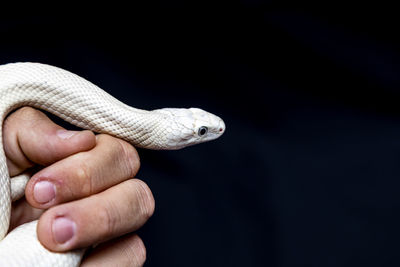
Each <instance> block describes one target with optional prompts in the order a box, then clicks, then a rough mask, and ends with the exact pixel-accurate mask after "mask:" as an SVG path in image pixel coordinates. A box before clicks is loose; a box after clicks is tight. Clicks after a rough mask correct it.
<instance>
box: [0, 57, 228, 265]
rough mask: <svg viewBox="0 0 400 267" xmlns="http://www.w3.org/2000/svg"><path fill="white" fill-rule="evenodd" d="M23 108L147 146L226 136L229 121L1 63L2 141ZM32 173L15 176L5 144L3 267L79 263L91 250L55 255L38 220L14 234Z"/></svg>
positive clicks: (41, 68)
mask: <svg viewBox="0 0 400 267" xmlns="http://www.w3.org/2000/svg"><path fill="white" fill-rule="evenodd" d="M22 106H31V107H35V108H38V109H43V110H46V111H48V112H50V113H52V114H54V115H56V116H58V117H60V118H62V119H64V120H65V121H67V122H69V123H71V124H73V125H76V126H78V127H80V128H83V129H89V130H92V131H94V132H97V133H106V134H110V135H112V136H115V137H118V138H122V139H124V140H126V141H128V142H130V143H131V144H132V145H134V146H136V147H141V148H147V149H180V148H183V147H186V146H190V145H194V144H198V143H202V142H206V141H210V140H213V139H216V138H218V137H220V136H221V135H222V134H223V133H224V131H225V124H224V122H223V121H222V119H220V118H219V117H217V116H215V115H213V114H211V113H208V112H206V111H203V110H201V109H198V108H188V109H183V108H163V109H157V110H152V111H146V110H141V109H137V108H133V107H130V106H128V105H125V104H124V103H122V102H120V101H119V100H117V99H115V98H114V97H112V96H111V95H109V94H107V93H106V92H105V91H103V90H102V89H100V88H99V87H97V86H96V85H94V84H92V83H90V82H89V81H87V80H85V79H84V78H81V77H79V76H78V75H75V74H73V73H71V72H69V71H66V70H63V69H60V68H57V67H54V66H50V65H45V64H40V63H10V64H5V65H1V66H0V140H3V138H2V125H3V121H4V120H5V118H6V116H7V115H8V114H9V113H10V112H12V111H14V110H15V109H17V108H19V107H22ZM27 179H29V177H27V176H26V175H21V176H18V177H13V178H11V179H10V177H9V172H8V169H7V164H6V157H5V153H4V149H3V143H2V142H0V240H1V241H0V266H40V267H42V266H52V267H64V266H79V265H80V262H81V258H82V255H83V253H84V251H85V249H78V250H75V251H70V252H66V253H55V252H51V251H49V250H47V249H46V248H44V247H43V246H42V245H41V244H40V242H39V241H38V239H37V236H36V225H37V221H34V222H30V223H26V224H23V225H21V226H19V227H17V228H16V229H14V230H13V231H11V232H10V233H8V228H9V222H10V213H11V203H12V200H15V199H18V198H19V197H21V196H23V194H24V190H25V185H26V183H27V181H28V180H27Z"/></svg>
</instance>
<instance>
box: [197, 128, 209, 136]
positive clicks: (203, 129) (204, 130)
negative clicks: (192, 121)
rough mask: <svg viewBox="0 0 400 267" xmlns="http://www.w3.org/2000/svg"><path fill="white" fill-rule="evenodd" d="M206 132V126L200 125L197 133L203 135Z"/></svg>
mask: <svg viewBox="0 0 400 267" xmlns="http://www.w3.org/2000/svg"><path fill="white" fill-rule="evenodd" d="M207 132H208V128H207V127H206V126H201V127H200V128H199V131H198V132H197V134H198V135H199V136H204V135H206V134H207Z"/></svg>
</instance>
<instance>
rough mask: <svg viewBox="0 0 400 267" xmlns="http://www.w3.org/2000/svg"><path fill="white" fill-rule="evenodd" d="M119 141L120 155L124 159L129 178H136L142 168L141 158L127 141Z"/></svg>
mask: <svg viewBox="0 0 400 267" xmlns="http://www.w3.org/2000/svg"><path fill="white" fill-rule="evenodd" d="M117 140H118V144H119V149H118V150H119V153H120V155H121V157H122V161H121V162H122V163H123V165H124V168H125V171H126V174H127V175H128V177H129V178H131V177H134V176H135V175H136V173H137V172H138V170H139V168H140V158H139V154H138V152H137V150H136V149H135V148H134V147H133V146H131V145H130V144H128V143H127V142H125V141H122V140H120V139H117Z"/></svg>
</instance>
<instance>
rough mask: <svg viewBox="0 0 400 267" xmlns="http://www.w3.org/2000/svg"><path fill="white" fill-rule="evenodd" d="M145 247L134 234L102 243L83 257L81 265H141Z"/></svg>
mask: <svg viewBox="0 0 400 267" xmlns="http://www.w3.org/2000/svg"><path fill="white" fill-rule="evenodd" d="M145 261H146V248H145V246H144V244H143V241H142V240H141V239H140V237H139V236H137V235H136V234H130V235H126V236H123V237H121V238H118V239H115V240H112V241H109V242H106V243H103V244H101V245H99V246H98V247H96V248H95V249H94V250H93V251H92V252H91V253H90V254H89V255H88V256H87V257H86V258H84V259H83V261H82V263H81V266H82V267H92V266H93V267H102V266H104V267H105V266H107V267H108V266H118V267H124V266H143V264H144V262H145Z"/></svg>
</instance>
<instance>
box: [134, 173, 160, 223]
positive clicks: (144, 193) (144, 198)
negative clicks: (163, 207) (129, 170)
mask: <svg viewBox="0 0 400 267" xmlns="http://www.w3.org/2000/svg"><path fill="white" fill-rule="evenodd" d="M132 182H133V184H134V190H135V192H136V197H137V201H138V206H139V212H140V215H141V216H143V217H144V218H145V219H146V220H147V219H148V218H150V217H151V216H152V215H153V213H154V210H155V200H154V197H153V194H152V192H151V190H150V188H149V187H148V185H147V184H146V183H145V182H143V181H142V180H139V179H132Z"/></svg>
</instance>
